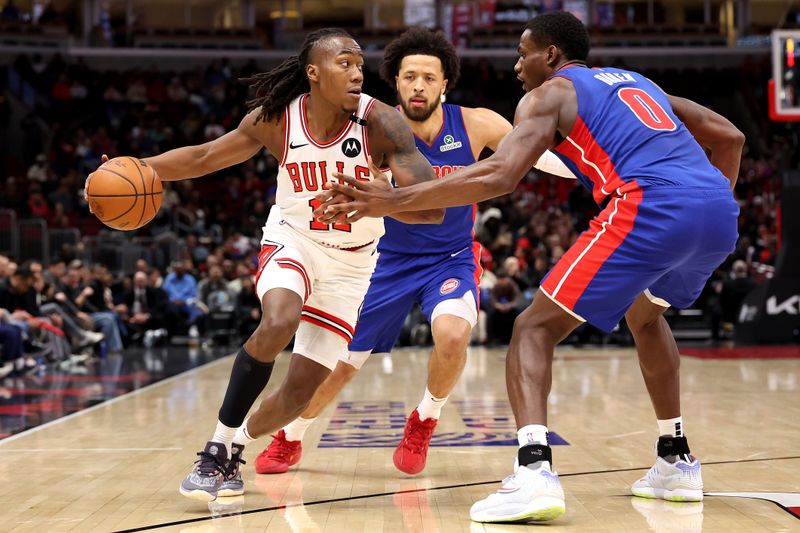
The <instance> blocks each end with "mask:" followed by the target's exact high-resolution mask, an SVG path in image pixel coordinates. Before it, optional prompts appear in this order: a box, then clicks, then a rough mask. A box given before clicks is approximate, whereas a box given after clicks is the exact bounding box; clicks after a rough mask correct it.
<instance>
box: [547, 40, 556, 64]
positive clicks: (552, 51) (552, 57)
mask: <svg viewBox="0 0 800 533" xmlns="http://www.w3.org/2000/svg"><path fill="white" fill-rule="evenodd" d="M557 58H558V48H556V45H554V44H551V45H550V46H548V47H547V64H548V65H550V66H552V65H555V63H556V60H557Z"/></svg>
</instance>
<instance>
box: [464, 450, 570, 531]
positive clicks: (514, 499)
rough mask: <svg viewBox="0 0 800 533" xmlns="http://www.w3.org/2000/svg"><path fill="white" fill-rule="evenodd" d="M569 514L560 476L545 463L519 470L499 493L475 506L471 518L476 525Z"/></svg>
mask: <svg viewBox="0 0 800 533" xmlns="http://www.w3.org/2000/svg"><path fill="white" fill-rule="evenodd" d="M565 511H566V506H565V504H564V490H563V489H562V488H561V482H560V481H559V480H558V474H557V473H556V472H553V471H552V470H551V469H550V463H548V462H547V461H541V462H538V463H535V464H533V465H529V466H520V467H518V468H517V469H516V471H515V472H514V474H513V475H511V476H508V477H507V478H506V479H504V480H503V484H502V485H501V486H500V488H499V489H497V492H495V493H494V494H491V495H489V497H488V498H485V499H483V500H481V501H478V502H475V503H474V504H473V505H472V508H471V509H470V510H469V517H470V518H471V519H472V520H474V521H475V522H518V521H534V522H544V521H547V520H554V519H556V518H558V517H559V516H561V515H562V514H564V512H565Z"/></svg>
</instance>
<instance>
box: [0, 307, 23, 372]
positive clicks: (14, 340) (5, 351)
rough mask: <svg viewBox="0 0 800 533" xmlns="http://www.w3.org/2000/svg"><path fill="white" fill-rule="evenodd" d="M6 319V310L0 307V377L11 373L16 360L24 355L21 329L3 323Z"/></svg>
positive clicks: (7, 315) (7, 316)
mask: <svg viewBox="0 0 800 533" xmlns="http://www.w3.org/2000/svg"><path fill="white" fill-rule="evenodd" d="M8 319H9V314H8V311H6V310H5V309H0V379H4V378H5V377H7V376H8V375H9V374H11V373H12V372H13V371H14V365H15V364H16V362H17V361H19V360H21V359H22V358H23V356H24V352H23V351H22V330H21V329H20V328H19V327H17V326H14V325H12V324H6V323H4V321H5V320H8Z"/></svg>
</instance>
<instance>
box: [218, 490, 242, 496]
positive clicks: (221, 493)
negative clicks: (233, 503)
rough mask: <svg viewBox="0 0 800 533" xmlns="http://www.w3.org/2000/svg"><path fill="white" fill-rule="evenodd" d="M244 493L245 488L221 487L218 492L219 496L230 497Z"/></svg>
mask: <svg viewBox="0 0 800 533" xmlns="http://www.w3.org/2000/svg"><path fill="white" fill-rule="evenodd" d="M242 494H244V488H242V489H240V490H233V489H220V490H219V492H217V498H230V497H232V496H241V495H242Z"/></svg>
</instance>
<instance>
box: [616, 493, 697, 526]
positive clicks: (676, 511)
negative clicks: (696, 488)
mask: <svg viewBox="0 0 800 533" xmlns="http://www.w3.org/2000/svg"><path fill="white" fill-rule="evenodd" d="M631 507H633V508H634V509H635V510H636V511H637V512H638V513H639V514H641V515H642V516H643V517H644V518H645V520H647V527H648V528H650V531H657V532H661V531H681V532H683V533H695V532H697V533H699V532H700V531H702V530H703V502H668V501H664V500H648V499H645V498H631Z"/></svg>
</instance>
